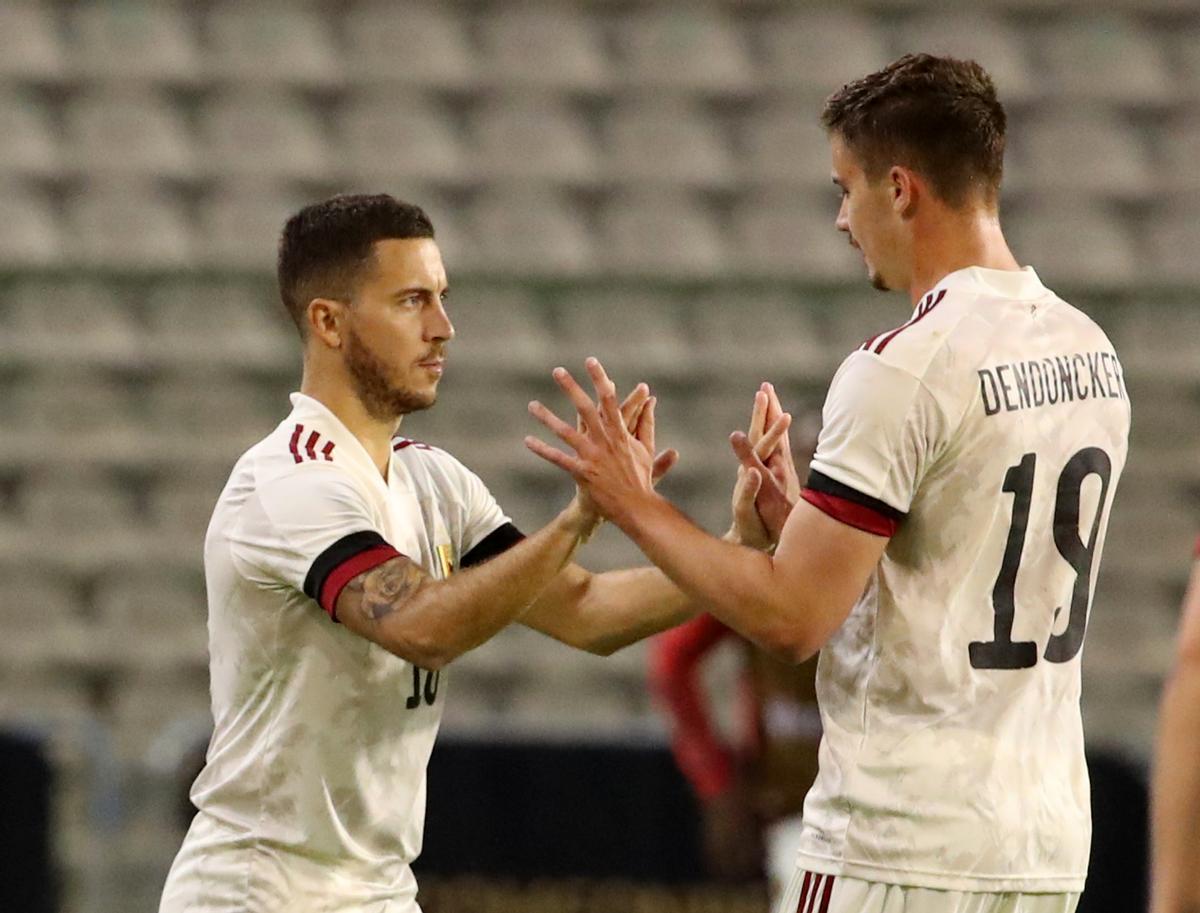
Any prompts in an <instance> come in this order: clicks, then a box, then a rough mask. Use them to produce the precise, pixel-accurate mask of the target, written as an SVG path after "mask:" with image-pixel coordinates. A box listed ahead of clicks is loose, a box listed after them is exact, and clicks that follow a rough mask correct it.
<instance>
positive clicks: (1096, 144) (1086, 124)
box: [1018, 111, 1155, 199]
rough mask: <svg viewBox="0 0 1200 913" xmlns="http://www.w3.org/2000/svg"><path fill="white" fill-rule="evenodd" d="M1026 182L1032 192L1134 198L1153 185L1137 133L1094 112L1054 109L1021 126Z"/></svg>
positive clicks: (1133, 128)
mask: <svg viewBox="0 0 1200 913" xmlns="http://www.w3.org/2000/svg"><path fill="white" fill-rule="evenodd" d="M1018 142H1019V143H1020V145H1021V146H1022V151H1023V160H1024V161H1025V163H1026V166H1027V167H1026V174H1025V178H1026V182H1027V185H1028V186H1029V187H1030V189H1032V190H1034V191H1038V192H1045V191H1054V190H1065V191H1068V192H1071V193H1079V194H1083V195H1088V196H1091V197H1093V198H1094V197H1096V196H1107V197H1112V198H1117V199H1120V198H1126V199H1127V198H1137V197H1140V196H1144V195H1146V194H1148V193H1149V192H1150V191H1151V190H1152V188H1153V186H1154V183H1155V180H1154V174H1153V169H1152V167H1151V164H1150V160H1149V155H1148V151H1147V149H1146V145H1145V141H1144V138H1143V135H1142V132H1141V131H1140V130H1139V129H1138V128H1136V127H1135V126H1134V125H1133V124H1130V123H1128V122H1126V121H1124V120H1122V119H1121V118H1119V117H1116V116H1112V115H1108V114H1105V113H1101V112H1094V111H1071V112H1069V113H1068V112H1061V111H1054V112H1051V113H1047V114H1046V115H1044V116H1042V117H1039V118H1035V119H1033V120H1031V121H1027V122H1025V123H1024V124H1022V125H1021V130H1020V132H1019V139H1018Z"/></svg>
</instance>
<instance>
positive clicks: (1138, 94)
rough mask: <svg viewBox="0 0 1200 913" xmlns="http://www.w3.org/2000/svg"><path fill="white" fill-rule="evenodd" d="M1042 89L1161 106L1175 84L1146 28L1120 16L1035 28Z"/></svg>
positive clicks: (1090, 17)
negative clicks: (1041, 68) (1036, 29)
mask: <svg viewBox="0 0 1200 913" xmlns="http://www.w3.org/2000/svg"><path fill="white" fill-rule="evenodd" d="M1035 34H1036V41H1037V43H1038V45H1039V46H1040V50H1041V61H1042V67H1043V73H1042V74H1041V75H1042V78H1041V81H1040V84H1041V86H1042V87H1044V88H1048V89H1050V90H1051V91H1053V92H1054V93H1055V94H1058V95H1062V96H1065V97H1068V98H1086V99H1095V100H1097V101H1102V102H1110V103H1118V104H1129V105H1152V106H1161V105H1163V104H1165V103H1168V102H1170V101H1171V100H1173V98H1174V97H1175V95H1176V93H1177V90H1176V85H1177V84H1176V82H1175V80H1174V79H1173V77H1172V74H1171V72H1170V70H1169V69H1168V67H1167V62H1166V60H1165V57H1164V54H1163V49H1162V47H1161V45H1160V44H1159V43H1158V42H1157V41H1155V38H1154V35H1153V33H1152V32H1150V31H1149V29H1147V28H1145V27H1144V26H1142V25H1141V24H1140V23H1138V22H1137V21H1136V20H1135V19H1133V18H1132V17H1129V16H1122V15H1119V14H1110V15H1105V14H1103V13H1100V14H1091V15H1072V16H1069V17H1064V18H1063V19H1061V20H1059V21H1057V22H1055V23H1052V24H1051V25H1049V26H1047V27H1044V28H1042V29H1039V30H1038V31H1037V32H1036V33H1035Z"/></svg>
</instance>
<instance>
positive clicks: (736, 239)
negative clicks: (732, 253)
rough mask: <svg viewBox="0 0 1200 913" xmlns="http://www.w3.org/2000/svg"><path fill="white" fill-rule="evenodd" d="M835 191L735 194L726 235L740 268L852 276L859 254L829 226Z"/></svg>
mask: <svg viewBox="0 0 1200 913" xmlns="http://www.w3.org/2000/svg"><path fill="white" fill-rule="evenodd" d="M836 215H837V197H835V196H834V195H833V194H832V193H830V192H824V193H821V194H816V195H814V194H811V193H788V194H782V193H778V192H775V193H771V192H763V193H756V194H751V195H749V196H745V197H742V198H740V199H739V200H738V201H737V203H736V204H735V205H734V209H733V212H732V215H731V218H730V237H731V239H732V241H733V245H734V247H735V249H736V252H737V258H738V262H739V263H740V264H742V266H743V268H745V269H747V270H750V271H754V272H759V273H763V274H766V275H771V276H793V277H797V278H803V279H809V280H824V281H829V280H853V279H857V278H859V277H861V276H862V275H863V266H862V261H861V259H860V258H859V257H858V256H857V255H856V253H855V251H854V250H853V249H852V248H851V247H850V244H849V241H848V239H847V237H846V235H845V234H843V233H841V232H839V231H837V229H836V228H835V227H834V219H835V217H836Z"/></svg>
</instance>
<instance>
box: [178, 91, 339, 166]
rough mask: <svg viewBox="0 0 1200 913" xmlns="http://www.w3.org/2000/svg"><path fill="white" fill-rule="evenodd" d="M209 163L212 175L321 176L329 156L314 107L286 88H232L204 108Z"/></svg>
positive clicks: (202, 126)
mask: <svg viewBox="0 0 1200 913" xmlns="http://www.w3.org/2000/svg"><path fill="white" fill-rule="evenodd" d="M200 134H201V139H202V149H203V154H204V162H205V164H206V165H207V167H208V168H209V169H210V173H211V174H212V175H213V176H220V177H252V178H258V179H260V180H261V179H263V178H268V177H269V178H276V179H279V178H283V179H288V178H291V179H295V180H300V179H305V178H308V179H310V180H319V179H321V178H322V177H325V176H326V175H328V173H329V171H330V164H331V163H330V160H329V156H328V150H327V148H326V143H325V132H324V130H323V129H322V127H321V124H320V123H319V122H318V119H317V117H316V115H315V114H314V112H313V111H312V110H310V109H309V107H308V106H307V105H306V104H305V103H304V102H303V101H302V100H301V99H300V98H299V97H298V96H295V95H291V94H288V93H286V92H269V91H263V92H233V93H224V94H222V95H219V96H217V97H215V98H213V99H211V100H210V101H209V102H208V103H207V104H206V105H205V106H204V109H203V110H202V111H201V113H200Z"/></svg>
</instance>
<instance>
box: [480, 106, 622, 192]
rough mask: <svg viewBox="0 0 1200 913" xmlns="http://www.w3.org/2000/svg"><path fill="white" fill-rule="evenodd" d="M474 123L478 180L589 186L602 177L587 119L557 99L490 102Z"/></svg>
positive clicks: (481, 109)
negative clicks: (531, 181)
mask: <svg viewBox="0 0 1200 913" xmlns="http://www.w3.org/2000/svg"><path fill="white" fill-rule="evenodd" d="M472 120H473V124H472V126H473V129H472V130H471V149H472V150H473V155H472V158H473V167H472V169H471V171H472V173H473V174H474V175H475V176H476V177H477V178H482V179H484V180H486V181H495V182H500V181H507V180H530V179H537V180H543V181H558V182H562V183H566V184H581V185H590V184H594V183H595V182H596V181H597V180H598V179H599V177H600V162H599V157H598V155H597V152H596V141H595V139H594V137H593V136H592V130H591V128H590V126H589V124H588V121H587V118H586V117H585V116H584V115H583V114H581V113H580V112H579V111H577V110H576V109H575V108H573V107H572V106H571V105H570V103H569V102H566V101H564V100H561V99H559V98H558V97H556V96H553V95H551V96H548V97H544V96H538V95H536V94H535V95H532V96H530V95H528V94H526V93H523V94H522V95H507V96H505V97H503V98H498V99H493V100H489V101H488V102H487V103H485V104H484V105H482V106H481V107H480V108H479V109H478V110H477V111H476V112H475V115H474V117H473V118H472Z"/></svg>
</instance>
